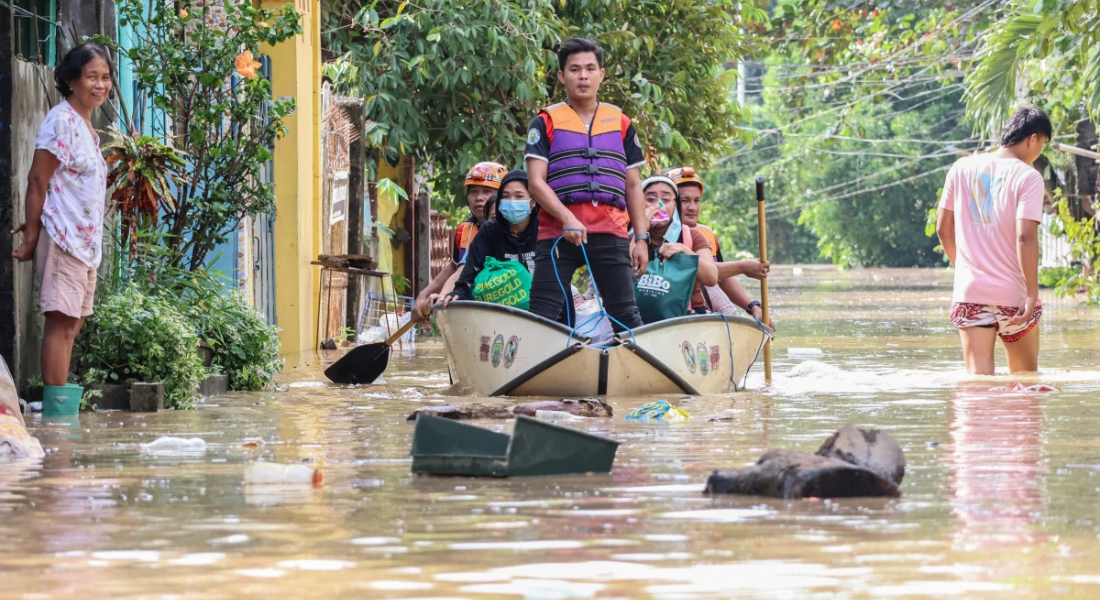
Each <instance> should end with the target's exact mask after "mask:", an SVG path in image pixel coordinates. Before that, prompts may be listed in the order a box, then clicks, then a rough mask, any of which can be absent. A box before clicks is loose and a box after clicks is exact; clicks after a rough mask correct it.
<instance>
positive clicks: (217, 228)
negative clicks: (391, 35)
mask: <svg viewBox="0 0 1100 600" xmlns="http://www.w3.org/2000/svg"><path fill="white" fill-rule="evenodd" d="M146 4H147V3H146V2H144V1H143V0H119V1H118V2H117V10H118V15H119V23H120V24H121V25H122V26H124V27H130V28H131V31H132V34H133V40H132V41H133V43H132V44H130V45H128V47H118V46H117V45H116V49H117V50H118V52H119V53H120V54H122V55H124V56H126V57H127V58H128V59H129V60H130V62H131V63H132V64H133V68H134V80H135V82H136V84H137V92H138V93H137V96H136V99H135V104H136V105H139V106H146V105H148V106H151V107H152V108H154V109H155V110H156V111H157V112H158V113H159V115H160V116H162V117H167V118H166V122H167V123H169V127H170V130H169V131H167V132H166V134H167V135H166V137H167V140H168V143H169V145H171V146H172V147H173V148H175V149H178V150H179V151H181V154H182V155H183V157H184V160H185V162H186V167H185V168H184V169H183V171H184V176H183V177H182V178H181V179H180V182H179V185H178V188H177V189H176V191H175V201H174V202H173V203H171V204H170V205H166V206H164V207H163V208H164V211H163V214H162V215H161V218H160V219H159V220H158V221H157V225H156V231H155V235H156V236H158V237H159V238H160V239H161V240H162V241H163V243H164V244H165V245H166V246H167V247H168V249H169V250H170V253H169V256H168V264H169V266H171V267H173V268H178V267H185V268H187V269H190V270H195V269H198V268H200V267H202V266H203V264H205V261H206V259H207V257H208V256H209V254H210V253H211V252H212V251H213V250H214V248H216V247H217V245H218V244H220V243H222V242H224V241H225V240H226V239H227V237H228V235H229V234H230V233H232V232H233V231H235V230H236V228H237V225H238V224H239V223H240V220H241V218H243V217H244V216H245V215H255V214H259V213H272V212H274V209H275V191H274V185H273V184H271V183H267V182H265V181H264V179H263V177H261V171H262V169H263V167H264V165H265V164H266V163H267V162H268V161H269V160H271V150H272V148H273V146H274V142H275V139H276V138H278V137H280V136H281V135H282V134H283V133H284V131H285V128H284V127H283V118H284V117H286V116H287V115H289V114H291V112H293V110H294V101H293V100H272V98H271V83H270V82H269V81H268V80H267V79H265V78H263V77H259V76H257V75H258V74H257V72H256V69H257V67H259V65H260V63H259V62H258V61H255V60H254V59H253V55H254V54H255V55H258V54H259V50H260V45H261V44H271V45H274V44H279V43H281V42H284V41H286V40H288V39H290V38H291V37H293V36H294V35H296V34H298V33H300V31H301V28H300V26H299V15H298V13H297V12H295V10H294V7H293V5H292V4H287V5H286V6H284V7H283V8H281V9H280V10H278V11H272V10H267V9H263V8H254V7H253V6H252V3H251V2H249V1H240V0H232V1H227V2H225V3H224V6H223V7H222V8H223V9H224V23H223V24H221V25H219V26H217V27H213V26H209V24H210V23H212V22H213V21H212V20H211V19H212V16H211V15H210V11H211V10H213V9H212V8H211V4H212V3H209V2H201V3H200V2H193V1H190V0H187V1H182V2H174V3H153V4H152V5H151V6H148V7H147V6H146ZM130 129H133V125H132V124H131V125H130ZM132 133H133V134H134V135H137V134H138V132H132Z"/></svg>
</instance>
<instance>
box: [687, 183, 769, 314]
mask: <svg viewBox="0 0 1100 600" xmlns="http://www.w3.org/2000/svg"><path fill="white" fill-rule="evenodd" d="M665 176H666V177H668V178H669V179H671V180H672V181H673V182H675V183H676V187H677V190H678V191H679V192H680V203H679V207H680V219H681V222H682V224H683V225H684V226H685V227H690V228H691V229H692V230H693V231H699V232H700V233H702V234H703V237H704V238H706V241H707V244H708V245H709V246H710V248H711V253H712V254H713V256H714V260H715V263H716V264H717V266H718V285H717V286H709V287H705V288H703V289H702V290H700V292H701V293H700V294H699V295H698V298H696V296H694V295H693V296H692V306H691V308H692V311H693V312H697V313H704V312H722V313H725V314H733V312H734V311H733V305H737V306H738V307H740V308H741V309H742V310H744V311H745V312H747V313H749V315H751V316H752V317H753V318H754V319H757V320H759V319H761V318H763V316H764V314H763V311H762V310H761V307H760V302H759V301H757V300H753V299H752V297H751V296H749V294H748V293H747V292H746V291H745V288H743V287H741V284H740V283H738V282H737V280H736V279H735V277H736V276H737V275H745V276H746V277H752V278H753V279H764V278H765V277H767V276H768V271H769V270H770V269H771V265H770V264H769V263H767V262H766V261H761V260H759V259H755V258H753V259H748V260H735V261H725V260H723V258H722V249H721V247H720V246H719V244H718V236H716V235H715V234H714V230H712V229H711V228H710V227H707V226H706V225H704V224H702V223H700V222H699V217H700V214H701V213H702V210H703V191H704V190H705V189H706V187H705V186H704V185H703V180H702V178H701V177H700V176H699V173H698V172H697V171H696V170H695V169H693V168H691V167H677V168H675V169H669V170H668V172H666V173H665ZM697 300H698V301H700V302H698V303H697Z"/></svg>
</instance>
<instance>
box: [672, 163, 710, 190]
mask: <svg viewBox="0 0 1100 600" xmlns="http://www.w3.org/2000/svg"><path fill="white" fill-rule="evenodd" d="M665 177H668V178H669V179H671V180H673V181H675V182H676V185H684V184H685V183H694V184H695V185H697V186H699V190H700V191H702V190H704V189H706V188H705V187H703V180H702V179H701V178H700V177H699V174H698V173H696V172H695V169H693V168H691V167H679V168H676V169H669V170H668V172H667V173H665Z"/></svg>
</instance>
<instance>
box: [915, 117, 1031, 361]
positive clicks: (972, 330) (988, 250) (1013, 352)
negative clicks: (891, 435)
mask: <svg viewBox="0 0 1100 600" xmlns="http://www.w3.org/2000/svg"><path fill="white" fill-rule="evenodd" d="M1051 135H1052V128H1051V124H1050V119H1049V118H1048V117H1047V115H1046V114H1045V113H1044V112H1043V111H1041V110H1039V109H1037V108H1021V109H1018V110H1017V111H1016V112H1015V113H1013V115H1012V117H1010V118H1009V120H1008V123H1007V124H1006V125H1005V127H1004V130H1003V131H1002V132H1001V148H1000V149H999V150H997V151H996V152H993V153H991V154H978V155H974V156H968V157H966V158H963V159H960V160H959V161H958V162H956V163H955V164H954V165H953V166H952V167H951V171H950V172H949V173H948V174H947V181H946V182H945V183H944V186H943V196H942V197H941V198H940V204H939V208H940V210H939V216H938V218H937V220H936V233H937V234H938V235H939V238H940V243H941V244H943V250H944V252H946V253H947V258H948V259H949V260H950V261H951V264H952V266H954V267H955V289H954V293H953V294H952V298H951V301H952V304H951V321H952V322H953V323H954V324H955V326H956V327H958V328H959V336H960V337H961V338H962V349H963V358H964V359H965V360H966V370H967V372H969V373H970V374H972V375H992V374H993V367H994V362H993V351H994V347H995V346H996V338H997V336H1000V338H1001V342H1002V343H1003V344H1004V347H1005V356H1006V357H1007V359H1008V370H1009V371H1010V372H1012V373H1016V372H1018V371H1037V370H1038V369H1039V317H1040V315H1042V313H1043V309H1042V305H1041V304H1040V303H1039V221H1040V220H1041V219H1042V216H1043V192H1044V188H1043V176H1042V175H1041V174H1040V173H1039V172H1038V171H1036V170H1035V169H1034V168H1032V167H1031V163H1033V162H1035V159H1037V158H1039V155H1040V154H1042V152H1043V146H1044V145H1045V144H1046V143H1047V142H1049V141H1050V138H1051Z"/></svg>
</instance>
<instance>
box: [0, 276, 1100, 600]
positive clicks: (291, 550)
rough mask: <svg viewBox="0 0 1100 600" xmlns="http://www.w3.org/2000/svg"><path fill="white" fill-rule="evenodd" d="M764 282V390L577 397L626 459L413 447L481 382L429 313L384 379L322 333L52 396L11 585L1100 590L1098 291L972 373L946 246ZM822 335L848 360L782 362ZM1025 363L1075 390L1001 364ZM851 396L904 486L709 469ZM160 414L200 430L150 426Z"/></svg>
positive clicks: (812, 424)
mask: <svg viewBox="0 0 1100 600" xmlns="http://www.w3.org/2000/svg"><path fill="white" fill-rule="evenodd" d="M771 298H772V304H773V314H774V317H775V321H776V324H777V325H778V328H779V336H780V337H779V338H778V339H777V340H776V342H775V344H774V349H773V366H774V372H775V376H774V381H773V384H772V385H771V386H765V385H764V381H763V373H762V364H758V365H757V367H755V368H754V369H753V371H752V372H751V373H750V375H749V385H748V388H749V389H748V390H746V391H743V392H740V393H731V394H729V395H724V396H715V397H699V398H680V397H671V398H669V399H670V400H672V401H673V402H674V403H676V404H679V405H680V406H681V407H683V408H685V409H686V410H687V411H689V412H690V413H691V415H692V416H691V419H690V420H688V421H686V422H681V423H668V424H660V423H642V422H631V421H626V420H624V419H623V418H622V415H623V414H624V413H625V412H626V411H628V410H629V409H630V408H632V407H634V406H637V405H639V404H641V403H642V402H644V401H647V400H651V399H652V398H616V399H612V400H611V403H612V404H613V406H614V408H615V412H616V416H615V418H613V419H610V420H597V421H592V422H590V423H585V424H583V425H582V427H583V428H584V429H586V430H589V431H592V432H596V433H600V434H606V435H609V436H612V437H614V438H616V439H619V440H621V441H622V445H621V446H620V448H619V453H618V456H617V457H616V461H615V466H614V469H613V470H612V472H611V474H610V475H600V476H577V477H550V478H530V479H472V478H434V477H424V476H414V475H412V474H411V473H410V472H409V469H410V459H409V457H408V452H409V446H410V442H411V439H412V431H413V428H412V425H411V424H410V423H407V422H406V421H405V417H406V416H407V415H408V414H409V413H410V412H412V411H413V410H415V409H416V408H418V407H423V406H430V405H433V404H443V403H453V402H456V401H465V400H468V398H455V397H447V396H443V395H442V394H441V392H442V390H443V389H444V388H445V387H446V386H447V384H448V378H447V374H446V367H445V359H444V354H443V348H442V346H441V345H440V344H439V343H438V342H431V341H422V342H420V343H418V344H417V345H416V348H415V349H405V350H403V351H402V352H399V353H395V355H394V356H393V357H392V358H391V361H390V367H389V370H388V371H387V374H386V377H387V380H388V383H386V384H385V385H382V386H362V387H355V388H341V387H336V386H330V385H328V384H326V383H324V378H323V376H322V375H321V370H322V368H323V364H324V361H325V360H327V359H325V358H322V357H318V356H307V357H304V359H303V360H302V361H301V362H300V364H299V365H298V366H295V367H291V368H288V369H287V371H286V372H285V373H284V374H283V376H282V377H281V384H282V387H281V391H277V392H269V393H238V394H231V395H228V396H223V397H219V398H212V399H209V400H207V401H205V402H204V403H202V404H201V405H200V406H199V408H198V409H197V410H194V411H188V412H162V413H158V414H131V413H124V412H101V413H95V414H83V415H81V416H80V417H79V422H78V423H76V424H67V423H51V422H44V421H42V420H41V418H40V417H37V416H36V417H34V418H32V419H31V420H30V422H29V426H30V428H31V431H32V433H33V434H34V435H36V436H38V437H39V438H40V439H41V440H42V442H43V445H44V446H45V447H47V448H48V449H49V454H48V456H47V457H46V459H45V460H44V461H43V462H41V463H31V464H18V465H0V541H2V543H0V573H2V574H3V583H0V597H2V598H20V599H35V600H38V599H47V598H59V599H60V598H65V599H68V598H80V599H85V598H116V599H123V598H126V599H129V598H133V599H137V598H188V599H207V598H284V597H285V598H340V599H343V598H348V599H350V598H436V599H443V598H503V599H507V598H528V599H538V600H557V599H571V598H661V599H669V600H676V599H690V598H719V597H731V598H945V597H953V598H1048V597H1062V598H1096V597H1100V541H1098V536H1100V502H1098V501H1097V496H1098V492H1100V412H1098V410H1097V409H1098V407H1100V399H1098V392H1100V367H1098V363H1100V360H1098V356H1100V313H1098V311H1097V310H1096V309H1086V308H1080V307H1077V306H1076V305H1075V304H1074V303H1073V302H1072V301H1070V300H1064V299H1058V298H1056V297H1054V296H1053V295H1052V294H1049V293H1046V292H1044V295H1043V298H1042V300H1043V303H1044V307H1045V311H1044V315H1043V322H1042V328H1043V330H1042V336H1043V341H1042V344H1043V350H1042V355H1041V360H1040V363H1041V366H1042V372H1041V373H1040V374H1038V375H1032V376H1028V377H1023V378H1013V377H1008V376H1007V375H1005V376H998V377H989V378H979V379H968V378H967V377H966V376H965V374H964V372H963V370H962V366H961V356H960V351H959V348H958V341H957V337H956V334H955V332H954V329H953V328H952V326H951V324H950V322H949V321H948V320H947V318H946V310H947V306H948V303H949V298H950V276H949V274H948V273H947V272H946V271H944V270H885V269H873V270H862V271H836V270H834V269H832V268H825V267H812V268H811V267H807V268H804V269H801V270H799V271H795V270H792V269H791V268H789V267H787V268H778V267H777V268H776V269H775V272H774V273H773V278H772V283H771ZM792 348H794V349H796V350H794V352H793V353H791V352H790V349H792ZM813 348H816V349H820V351H821V353H820V355H810V354H808V353H807V351H806V350H798V349H813ZM811 359H812V360H816V361H820V362H821V363H825V364H826V365H829V366H831V367H834V368H835V370H834V369H829V368H828V367H823V366H817V367H813V368H811V367H808V366H800V367H798V368H797V370H796V372H797V373H798V376H792V373H791V371H792V369H793V368H795V367H796V365H799V364H800V363H803V362H805V361H807V360H811ZM998 359H999V362H1000V367H1001V370H1002V371H1003V370H1004V361H1003V358H1002V357H1000V356H999V357H998ZM1014 381H1024V382H1025V383H1036V382H1043V383H1048V384H1051V385H1054V386H1056V387H1058V388H1060V390H1061V391H1060V392H1056V393H1049V394H1019V393H1005V392H991V391H989V390H990V388H993V387H999V386H1005V385H1009V384H1010V383H1011V382H1014ZM490 401H493V400H490ZM847 423H852V424H856V425H859V426H865V427H877V428H881V429H883V430H886V431H888V432H890V433H891V434H892V435H893V436H894V437H895V438H896V439H897V440H898V442H899V443H900V444H901V445H902V447H903V448H904V450H905V453H906V458H907V461H908V469H907V471H906V476H905V480H904V482H903V484H902V487H901V489H902V493H903V495H902V497H901V498H899V499H892V500H879V499H856V500H844V501H782V500H772V499H762V498H752V497H740V496H728V497H707V496H704V495H702V493H701V490H702V487H703V483H704V481H705V480H706V477H707V475H708V474H709V473H710V472H711V471H712V470H713V469H716V468H724V467H738V466H742V465H744V464H746V463H749V462H751V461H753V460H755V459H756V458H757V457H758V456H759V455H760V453H761V452H762V451H764V450H765V449H769V448H791V449H800V450H807V451H813V450H814V449H816V448H817V446H818V445H819V444H820V443H821V441H822V440H823V439H824V438H825V437H827V436H828V435H829V434H830V433H831V432H832V431H833V430H835V429H836V428H837V427H839V426H841V425H844V424H847ZM481 424H482V425H485V426H487V427H491V428H493V429H496V430H504V429H506V428H507V427H508V424H507V423H506V422H496V421H494V422H484V423H481ZM160 436H181V437H199V438H202V439H204V440H205V441H206V442H207V444H208V446H207V448H206V451H205V452H202V453H197V454H175V455H171V454H169V455H149V454H143V453H142V452H141V451H139V449H138V444H141V443H148V442H150V441H152V440H154V439H156V438H158V437H160ZM248 440H260V441H262V444H259V445H258V447H257V448H245V447H242V446H241V444H242V442H245V441H248ZM256 459H262V460H267V461H277V462H283V463H290V462H295V461H300V460H305V459H312V460H316V461H319V462H321V463H322V464H323V469H324V474H325V481H324V485H323V486H322V487H320V488H319V489H313V488H310V487H304V488H302V487H298V488H293V487H292V488H270V487H268V488H264V487H253V486H246V485H245V483H244V476H243V473H244V470H245V467H246V465H247V463H248V461H250V460H256Z"/></svg>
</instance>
